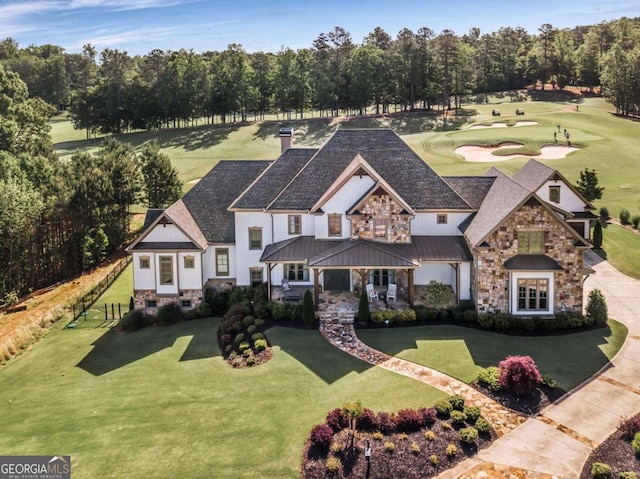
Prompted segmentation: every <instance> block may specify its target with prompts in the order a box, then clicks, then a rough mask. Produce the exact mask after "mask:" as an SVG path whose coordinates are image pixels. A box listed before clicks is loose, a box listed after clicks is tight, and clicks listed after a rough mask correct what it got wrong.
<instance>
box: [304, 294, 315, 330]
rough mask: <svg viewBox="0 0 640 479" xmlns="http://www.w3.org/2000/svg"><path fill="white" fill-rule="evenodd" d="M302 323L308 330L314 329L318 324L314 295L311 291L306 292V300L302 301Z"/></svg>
mask: <svg viewBox="0 0 640 479" xmlns="http://www.w3.org/2000/svg"><path fill="white" fill-rule="evenodd" d="M302 321H304V324H306V325H307V327H308V328H313V327H314V326H315V324H316V313H315V309H314V306H313V295H312V294H311V290H309V289H308V290H306V291H305V292H304V299H303V300H302Z"/></svg>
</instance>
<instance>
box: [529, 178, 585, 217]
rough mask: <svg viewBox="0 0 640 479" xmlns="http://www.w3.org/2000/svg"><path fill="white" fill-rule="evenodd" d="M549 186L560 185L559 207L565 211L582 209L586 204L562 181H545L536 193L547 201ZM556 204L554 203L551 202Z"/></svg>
mask: <svg viewBox="0 0 640 479" xmlns="http://www.w3.org/2000/svg"><path fill="white" fill-rule="evenodd" d="M550 186H559V187H560V203H559V205H560V207H561V208H564V209H565V210H567V211H584V207H585V206H586V205H585V203H584V201H582V200H581V199H580V197H579V196H578V195H576V194H575V193H574V192H573V191H572V190H571V188H569V187H568V186H567V185H566V184H565V182H564V181H553V180H550V181H547V182H546V183H545V184H544V185H542V186H541V187H540V188H539V189H538V191H536V194H537V195H538V196H539V197H540V198H542V199H543V200H545V201H546V202H549V203H551V202H550V201H549V187H550ZM551 204H556V203H551Z"/></svg>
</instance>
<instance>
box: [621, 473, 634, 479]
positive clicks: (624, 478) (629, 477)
mask: <svg viewBox="0 0 640 479" xmlns="http://www.w3.org/2000/svg"><path fill="white" fill-rule="evenodd" d="M620 479H638V475H637V474H636V473H635V472H633V471H625V472H621V473H620Z"/></svg>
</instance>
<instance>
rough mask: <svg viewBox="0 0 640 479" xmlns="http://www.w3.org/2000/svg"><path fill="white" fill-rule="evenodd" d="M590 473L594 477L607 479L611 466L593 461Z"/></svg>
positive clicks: (609, 475)
mask: <svg viewBox="0 0 640 479" xmlns="http://www.w3.org/2000/svg"><path fill="white" fill-rule="evenodd" d="M591 475H592V476H593V477H594V478H595V479H609V478H610V477H611V466H609V464H605V463H604V462H594V463H593V466H591Z"/></svg>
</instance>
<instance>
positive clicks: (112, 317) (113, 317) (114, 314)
mask: <svg viewBox="0 0 640 479" xmlns="http://www.w3.org/2000/svg"><path fill="white" fill-rule="evenodd" d="M111 319H114V320H115V319H116V310H115V306H114V305H113V303H111Z"/></svg>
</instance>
